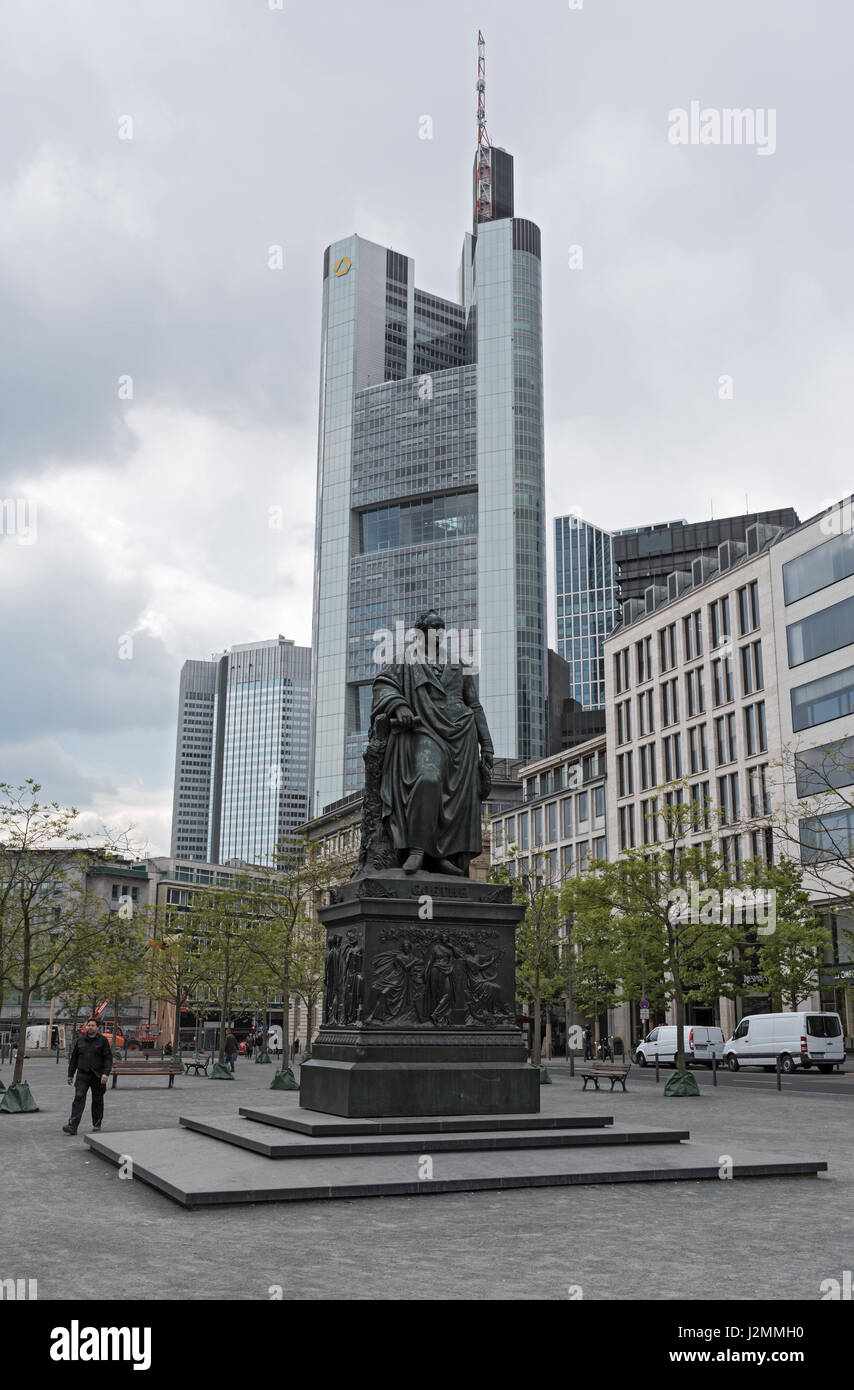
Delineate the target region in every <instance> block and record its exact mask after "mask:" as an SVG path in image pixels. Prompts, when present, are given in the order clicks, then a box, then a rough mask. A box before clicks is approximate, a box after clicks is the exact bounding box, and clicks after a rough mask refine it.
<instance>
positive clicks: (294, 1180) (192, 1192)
mask: <svg viewBox="0 0 854 1390" xmlns="http://www.w3.org/2000/svg"><path fill="white" fill-rule="evenodd" d="M425 1137H426V1139H427V1142H425V1145H424V1149H423V1153H424V1154H429V1152H430V1150H429V1137H427V1136H425ZM85 1142H86V1144H87V1145H88V1147H89V1148H90V1149H91V1150H92V1152H93V1153H96V1154H99V1155H100V1156H101V1157H102V1158H106V1159H108V1160H109V1161H111V1162H112V1163H116V1164H118V1163H120V1162H122V1161H125V1160H126V1159H127V1157H128V1156H129V1157H130V1158H131V1159H132V1162H133V1174H134V1178H136V1179H138V1180H140V1181H142V1182H145V1183H148V1184H149V1185H150V1186H152V1187H155V1188H157V1189H158V1191H160V1192H163V1193H165V1194H166V1195H167V1196H169V1197H172V1198H173V1199H174V1200H175V1201H176V1202H179V1203H180V1204H181V1205H182V1206H185V1207H203V1206H218V1205H223V1204H226V1203H237V1202H240V1203H243V1202H293V1201H307V1200H314V1201H317V1200H322V1199H328V1198H348V1199H352V1198H356V1197H395V1196H401V1197H402V1196H418V1197H426V1196H438V1195H439V1194H441V1193H446V1192H478V1191H488V1190H496V1189H497V1190H505V1189H510V1188H518V1187H570V1186H576V1185H581V1184H585V1183H597V1184H605V1183H622V1182H674V1181H690V1180H698V1179H705V1178H708V1179H713V1180H715V1181H719V1164H720V1155H721V1153H723V1152H726V1153H728V1154H731V1155H732V1158H733V1178H734V1179H738V1178H746V1177H783V1176H785V1177H791V1176H799V1175H809V1176H814V1175H815V1174H816V1173H819V1172H824V1171H825V1170H826V1168H827V1164H826V1163H824V1162H819V1161H805V1160H801V1159H797V1160H795V1159H786V1158H782V1157H780V1155H778V1154H768V1153H761V1152H756V1151H753V1150H749V1149H742V1148H741V1147H740V1146H739V1145H738V1144H733V1143H732V1142H731V1141H728V1142H726V1143H724V1142H723V1141H721V1142H720V1143H717V1144H715V1145H711V1144H694V1143H688V1144H686V1143H681V1144H648V1143H647V1144H643V1143H641V1144H623V1145H618V1146H617V1145H615V1146H613V1147H600V1148H590V1147H577V1148H558V1149H509V1150H507V1149H505V1150H501V1151H482V1150H477V1151H470V1152H466V1153H442V1154H436V1155H435V1156H434V1155H430V1157H431V1158H432V1176H431V1177H429V1178H428V1177H426V1176H425V1175H424V1173H423V1167H424V1165H423V1163H422V1162H421V1155H416V1154H384V1155H382V1156H380V1155H372V1156H361V1157H356V1156H349V1157H348V1156H346V1155H342V1156H340V1157H330V1158H304V1159H301V1158H293V1159H291V1160H290V1161H289V1162H287V1163H272V1162H270V1160H269V1159H268V1158H266V1157H264V1156H262V1155H261V1154H256V1153H247V1152H246V1150H245V1149H242V1148H238V1147H237V1146H235V1145H234V1144H223V1143H221V1142H220V1141H218V1140H216V1139H212V1138H209V1137H208V1136H207V1135H204V1134H196V1133H193V1132H192V1131H191V1130H188V1129H184V1128H175V1129H149V1130H128V1131H126V1132H124V1133H119V1134H103V1135H102V1134H87V1135H86V1136H85ZM722 1145H723V1147H722Z"/></svg>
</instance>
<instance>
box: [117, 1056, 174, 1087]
mask: <svg viewBox="0 0 854 1390" xmlns="http://www.w3.org/2000/svg"><path fill="white" fill-rule="evenodd" d="M183 1070H184V1068H183V1065H182V1064H181V1062H179V1060H178V1058H177V1057H164V1059H163V1061H162V1062H154V1061H152V1062H149V1061H146V1060H145V1059H144V1058H143V1059H140V1060H139V1061H133V1062H126V1061H121V1062H113V1071H112V1077H113V1090H115V1089H116V1082H117V1081H118V1079H119V1077H120V1076H168V1077H169V1085H170V1086H171V1085H172V1083H173V1081H174V1080H175V1077H176V1076H181V1075H182V1073H183Z"/></svg>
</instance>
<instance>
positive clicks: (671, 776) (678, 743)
mask: <svg viewBox="0 0 854 1390" xmlns="http://www.w3.org/2000/svg"><path fill="white" fill-rule="evenodd" d="M661 751H662V754H663V759H664V780H665V782H675V781H676V779H677V778H679V777H681V776H682V735H681V734H669V735H668V736H667V738H663V739H662V740H661Z"/></svg>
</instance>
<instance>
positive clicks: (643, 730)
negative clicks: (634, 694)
mask: <svg viewBox="0 0 854 1390" xmlns="http://www.w3.org/2000/svg"><path fill="white" fill-rule="evenodd" d="M654 732H655V699H654V695H653V692H652V691H651V690H644V691H642V692H641V694H640V695H639V696H638V738H645V737H646V735H647V734H652V733H654Z"/></svg>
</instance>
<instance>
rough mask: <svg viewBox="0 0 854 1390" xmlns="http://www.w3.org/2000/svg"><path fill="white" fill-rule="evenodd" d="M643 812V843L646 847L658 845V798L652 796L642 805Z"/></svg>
mask: <svg viewBox="0 0 854 1390" xmlns="http://www.w3.org/2000/svg"><path fill="white" fill-rule="evenodd" d="M640 810H641V837H642V839H641V843H642V844H644V845H655V844H657V843H658V797H657V796H650V797H648V798H647V799H646V801H642V802H641V804H640Z"/></svg>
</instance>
